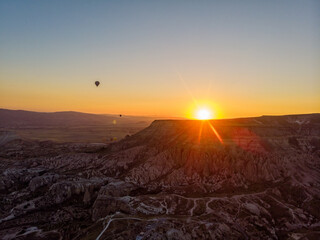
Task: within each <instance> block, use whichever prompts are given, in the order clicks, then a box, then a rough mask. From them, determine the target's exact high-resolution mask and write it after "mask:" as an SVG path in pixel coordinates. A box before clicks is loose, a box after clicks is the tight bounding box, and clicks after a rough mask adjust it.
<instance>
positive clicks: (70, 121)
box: [0, 109, 155, 127]
mask: <svg viewBox="0 0 320 240" xmlns="http://www.w3.org/2000/svg"><path fill="white" fill-rule="evenodd" d="M154 119H155V118H152V117H143V116H126V115H124V116H121V117H120V115H112V114H110V115H109V114H90V113H81V112H73V111H69V112H31V111H24V110H8V109H0V127H26V126H38V127H44V126H87V125H112V124H113V120H116V121H117V124H120V125H121V124H134V123H138V124H139V123H141V122H145V123H151V122H152V121H153V120H154Z"/></svg>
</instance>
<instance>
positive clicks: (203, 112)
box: [196, 108, 213, 120]
mask: <svg viewBox="0 0 320 240" xmlns="http://www.w3.org/2000/svg"><path fill="white" fill-rule="evenodd" d="M196 118H197V119H199V120H208V119H212V118H213V115H212V112H211V111H210V110H209V109H207V108H201V109H199V110H197V112H196Z"/></svg>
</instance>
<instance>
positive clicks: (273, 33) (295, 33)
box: [0, 0, 320, 117]
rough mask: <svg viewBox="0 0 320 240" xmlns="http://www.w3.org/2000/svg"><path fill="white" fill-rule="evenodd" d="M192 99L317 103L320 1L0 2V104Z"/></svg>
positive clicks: (131, 108)
mask: <svg viewBox="0 0 320 240" xmlns="http://www.w3.org/2000/svg"><path fill="white" fill-rule="evenodd" d="M95 80H99V81H100V82H101V85H100V86H99V87H98V88H97V87H95V86H94V81H95ZM194 100H195V101H196V102H197V104H199V105H202V104H204V105H209V106H210V107H212V108H213V110H214V111H215V112H216V113H215V114H216V117H240V116H258V115H262V114H291V113H292V114H293V113H310V112H320V1H318V0H314V1H308V0H304V1H302V0H299V1H295V0H288V1H258V0H257V1H182V0H181V1H98V0H97V1H45V0H41V1H40V0H39V1H15V0H8V1H4V0H2V1H0V107H2V108H9V109H25V110H34V111H66V110H73V111H82V112H92V113H122V114H130V115H156V116H180V117H185V116H188V115H190V112H192V111H193V110H194V108H195V105H196V104H195V103H194Z"/></svg>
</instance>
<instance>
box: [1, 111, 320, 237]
mask: <svg viewBox="0 0 320 240" xmlns="http://www.w3.org/2000/svg"><path fill="white" fill-rule="evenodd" d="M0 201H1V202H0V238H1V239H8V240H9V239H135V240H142V239H185V240H189V239H320V210H319V209H320V114H309V115H292V116H262V117H258V118H243V119H230V120H228V119H225V120H215V121H191V120H159V121H154V122H153V123H152V124H151V125H150V126H149V127H147V128H146V129H144V130H142V131H140V132H138V133H136V134H134V135H132V136H128V137H126V138H125V139H123V140H121V141H119V142H116V143H111V144H108V145H107V144H84V143H55V142H51V141H34V140H33V141H31V140H30V141H28V140H21V139H13V140H11V141H9V142H7V143H5V144H3V145H2V146H0Z"/></svg>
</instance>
